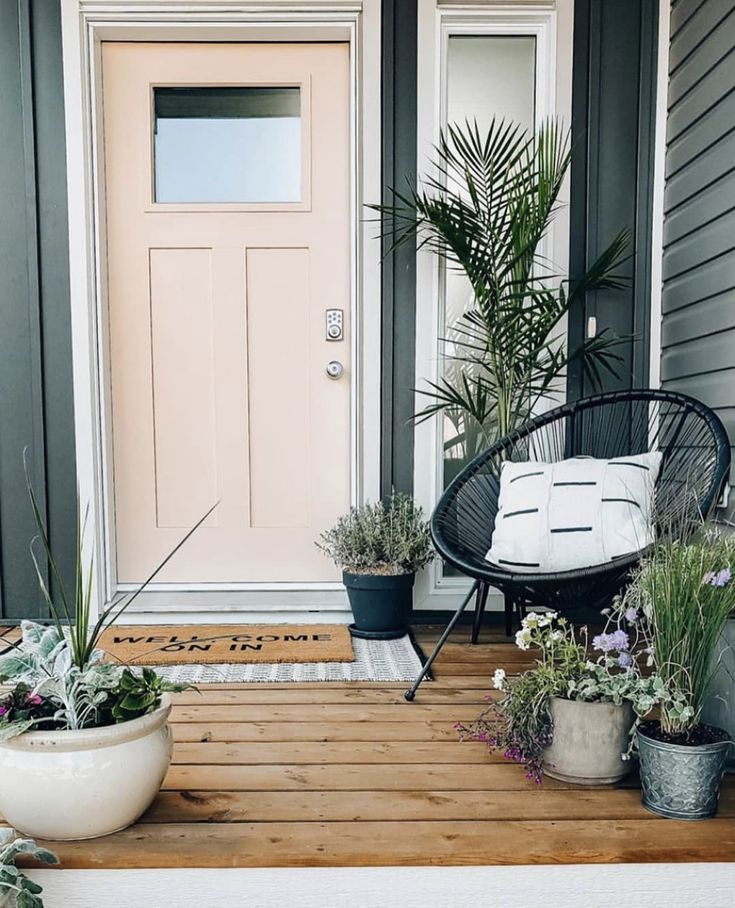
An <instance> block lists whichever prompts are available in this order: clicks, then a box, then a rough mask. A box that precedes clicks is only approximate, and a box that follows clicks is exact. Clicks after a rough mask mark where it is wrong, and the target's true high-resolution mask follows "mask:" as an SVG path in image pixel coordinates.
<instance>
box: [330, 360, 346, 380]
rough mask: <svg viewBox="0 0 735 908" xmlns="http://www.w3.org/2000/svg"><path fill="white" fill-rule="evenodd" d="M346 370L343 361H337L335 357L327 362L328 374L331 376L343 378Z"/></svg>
mask: <svg viewBox="0 0 735 908" xmlns="http://www.w3.org/2000/svg"><path fill="white" fill-rule="evenodd" d="M344 371H345V367H344V366H343V365H342V363H340V362H337V360H336V359H333V360H332V361H331V362H328V363H327V375H328V376H329V377H330V378H341V377H342V373H343V372H344Z"/></svg>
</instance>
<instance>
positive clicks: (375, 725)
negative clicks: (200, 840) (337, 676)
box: [172, 722, 457, 743]
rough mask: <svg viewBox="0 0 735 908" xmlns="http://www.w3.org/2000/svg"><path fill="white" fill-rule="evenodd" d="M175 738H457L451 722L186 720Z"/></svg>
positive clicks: (177, 725)
mask: <svg viewBox="0 0 735 908" xmlns="http://www.w3.org/2000/svg"><path fill="white" fill-rule="evenodd" d="M172 729H173V735H174V740H175V741H182V742H183V741H192V742H195V741H221V742H224V743H236V742H238V741H243V742H247V741H281V742H283V743H290V742H292V741H442V740H443V741H446V740H451V741H456V740H457V732H456V731H455V730H454V727H453V723H451V722H185V723H174V724H173V725H172Z"/></svg>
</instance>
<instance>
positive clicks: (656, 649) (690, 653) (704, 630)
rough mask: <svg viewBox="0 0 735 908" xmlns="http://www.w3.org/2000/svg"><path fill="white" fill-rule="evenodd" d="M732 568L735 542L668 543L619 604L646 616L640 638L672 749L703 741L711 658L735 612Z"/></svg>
mask: <svg viewBox="0 0 735 908" xmlns="http://www.w3.org/2000/svg"><path fill="white" fill-rule="evenodd" d="M733 566H735V538H734V537H733V536H732V535H730V534H727V533H725V532H724V531H722V530H718V529H716V528H712V527H708V528H703V529H702V530H701V531H700V532H699V533H698V534H697V535H696V536H695V537H694V538H693V539H690V540H685V541H678V540H675V539H663V540H661V541H660V542H658V543H657V544H656V546H655V547H654V548H653V550H652V551H651V552H650V554H649V555H647V556H646V557H645V558H644V559H643V560H642V562H641V564H640V566H639V568H638V569H637V571H636V573H635V575H634V577H633V580H632V583H631V585H630V586H629V588H628V590H627V592H626V595H625V597H624V600H623V601H622V603H620V605H619V606H618V608H619V609H622V610H623V611H625V610H636V611H637V612H639V613H640V615H641V621H640V629H641V634H642V635H643V636H644V638H645V641H646V649H647V650H648V652H649V654H650V660H651V662H652V665H653V668H654V671H655V673H656V675H657V676H658V678H659V679H660V683H661V686H662V698H661V701H660V710H661V714H660V736H661V737H663V738H665V739H667V740H669V741H671V742H672V743H682V744H688V743H702V741H701V738H702V729H701V728H700V717H701V713H702V706H703V704H704V700H705V696H706V694H707V689H708V687H709V684H710V682H711V680H712V676H713V673H714V671H715V669H716V662H715V660H714V659H713V653H714V651H715V646H716V644H717V641H718V638H719V636H720V634H721V632H722V629H723V627H724V624H725V621H726V620H727V618H728V616H729V615H730V614H731V613H732V612H733V611H734V610H735V580H734V579H733V573H732V572H733ZM705 737H706V734H705Z"/></svg>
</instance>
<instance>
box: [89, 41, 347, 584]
mask: <svg viewBox="0 0 735 908" xmlns="http://www.w3.org/2000/svg"><path fill="white" fill-rule="evenodd" d="M102 60H103V126H104V168H105V174H104V181H105V187H106V234H107V235H106V240H107V243H106V248H107V274H108V303H109V315H108V326H107V327H108V332H107V334H108V337H109V348H110V349H109V362H110V376H109V380H110V397H111V413H112V420H111V422H112V425H111V432H112V453H113V478H114V523H115V551H116V562H117V579H118V582H120V583H131V582H136V581H139V580H142V579H143V578H144V577H145V576H146V575H147V574H148V573H149V572H150V570H151V569H152V568H153V567H154V566H155V565H156V564H157V563H158V561H159V560H161V559H162V558H163V557H164V556H165V555H166V553H167V552H168V551H169V550H170V549H171V548H173V546H174V545H175V544H176V542H177V541H178V540H179V539H180V538H181V536H182V535H183V534H184V532H185V531H186V529H187V528H188V527H190V526H192V525H193V524H194V523H195V522H196V521H197V519H198V518H199V517H200V516H201V515H202V514H203V513H204V512H205V511H206V510H207V509H208V508H209V507H210V506H211V505H212V504H213V503H214V502H215V501H217V500H219V501H220V504H219V506H218V508H217V510H216V511H215V513H214V514H213V515H212V516H211V517H210V518H209V519H208V521H207V523H206V524H205V525H204V526H203V527H201V528H200V530H199V531H198V532H197V534H196V535H195V536H194V538H192V540H191V541H190V542H189V543H188V544H187V547H186V550H185V552H182V553H180V555H179V556H177V557H176V559H175V560H173V561H172V562H171V564H170V565H169V566H168V567H167V568H166V570H165V572H164V573H163V574H161V575H160V577H159V578H158V579H160V580H162V581H167V582H171V583H181V584H182V585H186V584H208V583H213V584H214V583H216V584H228V583H233V584H237V583H248V582H254V583H263V582H293V583H299V582H315V581H324V580H332V579H335V578H336V573H335V571H334V570H333V568H332V567H331V566H330V565H329V563H328V562H327V561H326V559H325V558H324V557H323V556H322V555H321V554H320V553H319V552H318V551H317V550H316V548H315V546H314V540H315V538H316V536H317V535H318V534H319V532H320V531H321V530H322V529H324V528H325V527H327V526H328V525H330V524H331V523H332V522H333V521H334V520H335V519H336V518H337V517H338V516H339V514H340V513H342V512H343V511H344V510H345V509H346V508H347V507H348V506H349V498H350V470H351V463H350V459H351V457H350V420H351V409H350V408H351V395H350V384H351V382H350V371H351V362H350V322H349V319H350V270H351V263H350V127H349V111H350V97H349V92H350V87H349V86H350V80H349V49H348V45H346V44H341V43H334V44H245V43H242V44H183V43H182V44H173V43H172V44H168V43H167V44H143V43H105V44H103V52H102ZM328 312H329V316H328ZM333 323H334V324H336V326H337V327H336V328H332V334H335V335H337V336H336V339H329V338H328V330H327V329H328V326H329V325H332V324H333ZM329 362H337V363H339V364H340V365H341V366H342V369H343V371H342V372H341V374H340V375H338V376H337V377H332V376H330V375H329V374H328V373H327V365H328V363H329ZM332 371H336V372H339V369H337V368H336V367H333V369H332Z"/></svg>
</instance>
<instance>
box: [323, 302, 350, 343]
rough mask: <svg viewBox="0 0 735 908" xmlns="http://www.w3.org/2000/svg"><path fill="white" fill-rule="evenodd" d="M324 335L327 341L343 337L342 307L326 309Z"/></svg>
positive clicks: (338, 339) (342, 338) (339, 339)
mask: <svg viewBox="0 0 735 908" xmlns="http://www.w3.org/2000/svg"><path fill="white" fill-rule="evenodd" d="M325 317H326V335H327V340H328V341H341V340H344V339H345V325H344V311H343V310H342V309H327V311H326V316H325Z"/></svg>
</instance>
